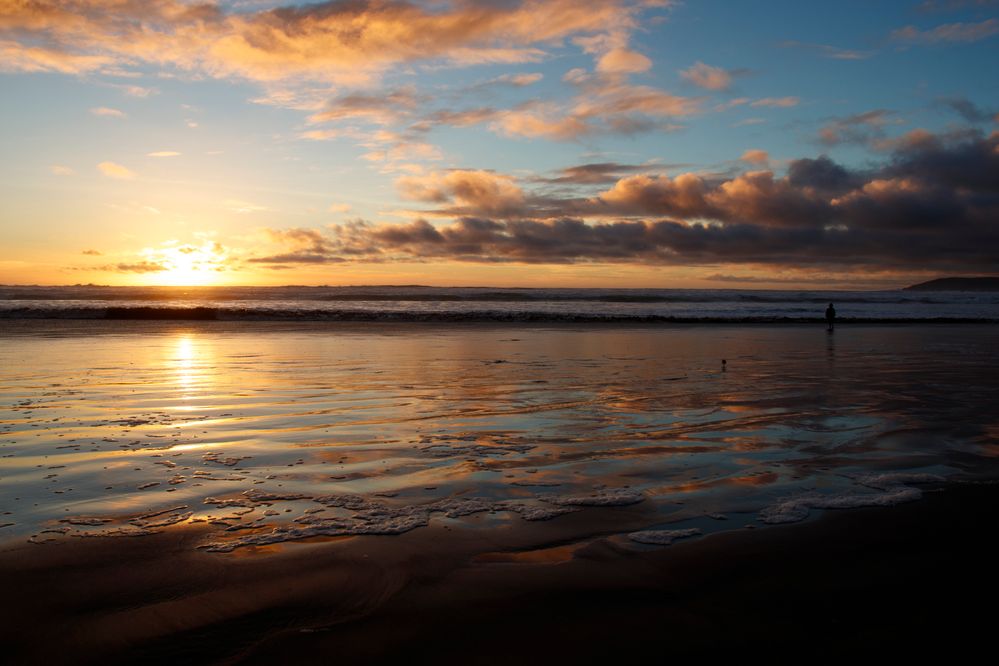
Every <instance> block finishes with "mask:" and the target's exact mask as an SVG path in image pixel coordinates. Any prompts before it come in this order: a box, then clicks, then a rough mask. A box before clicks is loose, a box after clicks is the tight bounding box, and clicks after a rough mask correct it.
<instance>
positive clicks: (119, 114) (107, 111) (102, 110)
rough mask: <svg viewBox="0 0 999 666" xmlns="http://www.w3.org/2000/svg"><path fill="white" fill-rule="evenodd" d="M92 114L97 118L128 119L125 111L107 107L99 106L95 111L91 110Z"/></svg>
mask: <svg viewBox="0 0 999 666" xmlns="http://www.w3.org/2000/svg"><path fill="white" fill-rule="evenodd" d="M90 113H92V114H94V115H95V116H104V117H107V118H125V117H126V116H125V112H124V111H119V110H118V109H112V108H110V107H107V106H98V107H95V108H93V109H90Z"/></svg>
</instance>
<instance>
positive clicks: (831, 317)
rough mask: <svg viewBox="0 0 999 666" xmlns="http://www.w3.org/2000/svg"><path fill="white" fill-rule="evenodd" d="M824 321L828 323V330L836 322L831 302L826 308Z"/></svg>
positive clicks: (834, 310) (831, 328)
mask: <svg viewBox="0 0 999 666" xmlns="http://www.w3.org/2000/svg"><path fill="white" fill-rule="evenodd" d="M826 323H827V324H829V328H828V330H829V331H830V332H832V330H833V324H835V323H836V308H834V307H833V304H832V303H830V304H829V307H827V308H826Z"/></svg>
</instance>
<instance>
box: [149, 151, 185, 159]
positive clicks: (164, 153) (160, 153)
mask: <svg viewBox="0 0 999 666" xmlns="http://www.w3.org/2000/svg"><path fill="white" fill-rule="evenodd" d="M179 156H180V153H178V152H177V151H175V150H158V151H156V152H155V153H146V157H179Z"/></svg>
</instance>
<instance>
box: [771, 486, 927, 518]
mask: <svg viewBox="0 0 999 666" xmlns="http://www.w3.org/2000/svg"><path fill="white" fill-rule="evenodd" d="M943 480H944V479H943V477H940V476H936V475H934V474H910V473H888V474H873V475H866V476H861V477H857V478H856V479H855V481H856V482H857V483H858V484H859V485H862V486H864V487H866V488H870V489H872V490H877V491H880V492H873V493H872V492H847V493H838V494H835V495H821V494H818V493H808V494H805V495H798V496H796V497H789V498H786V499H783V500H780V501H778V502H777V503H775V504H772V505H770V506H768V507H766V508H764V509H763V510H762V511H760V515H759V519H760V521H761V522H764V523H767V524H770V525H777V524H782V523H796V522H800V521H802V520H804V519H805V518H807V517H808V514H809V512H810V511H811V510H812V509H858V508H863V507H875V506H896V505H898V504H903V503H905V502H912V501H915V500H918V499H919V498H920V497H922V496H923V492H922V491H921V490H920V489H919V488H913V487H911V486H908V485H905V484H909V483H936V482H940V481H943Z"/></svg>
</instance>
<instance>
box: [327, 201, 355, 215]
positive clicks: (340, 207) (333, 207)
mask: <svg viewBox="0 0 999 666" xmlns="http://www.w3.org/2000/svg"><path fill="white" fill-rule="evenodd" d="M350 209H351V205H350V204H345V203H334V204H330V205H329V206H328V207H327V208H326V210H327V211H328V212H330V213H346V212H349V211H350Z"/></svg>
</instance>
